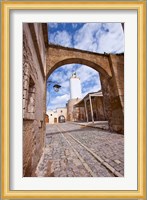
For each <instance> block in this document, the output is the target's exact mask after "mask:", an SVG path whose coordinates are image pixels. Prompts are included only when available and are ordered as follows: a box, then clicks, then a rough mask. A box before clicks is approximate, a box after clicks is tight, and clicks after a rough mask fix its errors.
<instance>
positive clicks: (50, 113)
mask: <svg viewBox="0 0 147 200" xmlns="http://www.w3.org/2000/svg"><path fill="white" fill-rule="evenodd" d="M46 113H47V115H48V118H49V122H48V123H49V124H54V123H59V116H61V115H63V116H64V117H65V121H66V120H67V108H57V109H56V111H53V110H48V111H47V112H46ZM55 118H56V119H55Z"/></svg>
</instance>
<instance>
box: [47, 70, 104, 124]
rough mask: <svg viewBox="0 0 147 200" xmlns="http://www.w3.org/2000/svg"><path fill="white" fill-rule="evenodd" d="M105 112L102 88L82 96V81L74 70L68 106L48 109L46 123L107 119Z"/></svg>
mask: <svg viewBox="0 0 147 200" xmlns="http://www.w3.org/2000/svg"><path fill="white" fill-rule="evenodd" d="M105 113H106V112H105V110H104V105H103V94H102V92H101V90H100V91H98V92H93V93H88V94H87V95H86V96H85V97H84V98H82V90H81V81H80V78H79V77H78V76H77V75H76V72H74V73H73V74H72V76H71V78H70V99H69V101H68V102H67V104H66V107H64V108H57V109H56V110H48V111H47V112H46V123H50V124H54V123H62V122H66V121H73V122H95V121H106V120H107V117H106V114H105Z"/></svg>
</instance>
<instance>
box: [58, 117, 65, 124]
mask: <svg viewBox="0 0 147 200" xmlns="http://www.w3.org/2000/svg"><path fill="white" fill-rule="evenodd" d="M58 122H59V123H63V122H65V117H64V115H60V116H59V117H58Z"/></svg>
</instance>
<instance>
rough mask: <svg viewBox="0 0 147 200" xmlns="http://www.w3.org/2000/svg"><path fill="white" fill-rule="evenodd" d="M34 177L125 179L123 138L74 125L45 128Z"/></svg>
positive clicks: (48, 126)
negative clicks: (42, 146) (42, 148)
mask: <svg viewBox="0 0 147 200" xmlns="http://www.w3.org/2000/svg"><path fill="white" fill-rule="evenodd" d="M36 174H37V176H41V177H42V176H50V177H113V176H123V175H124V136H123V135H120V134H116V133H110V132H108V131H105V130H100V129H97V128H90V127H83V126H80V125H78V124H74V123H62V124H53V125H51V124H50V125H47V127H46V147H45V149H44V153H43V155H42V157H41V159H40V162H39V164H38V167H37V170H36Z"/></svg>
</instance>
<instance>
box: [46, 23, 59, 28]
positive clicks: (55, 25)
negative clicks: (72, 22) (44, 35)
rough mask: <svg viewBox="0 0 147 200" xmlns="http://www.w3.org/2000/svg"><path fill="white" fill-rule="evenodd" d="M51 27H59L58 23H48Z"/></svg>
mask: <svg viewBox="0 0 147 200" xmlns="http://www.w3.org/2000/svg"><path fill="white" fill-rule="evenodd" d="M48 25H49V28H57V27H58V23H48Z"/></svg>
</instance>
